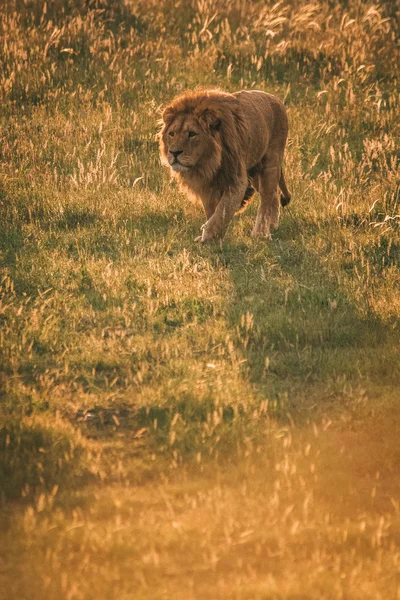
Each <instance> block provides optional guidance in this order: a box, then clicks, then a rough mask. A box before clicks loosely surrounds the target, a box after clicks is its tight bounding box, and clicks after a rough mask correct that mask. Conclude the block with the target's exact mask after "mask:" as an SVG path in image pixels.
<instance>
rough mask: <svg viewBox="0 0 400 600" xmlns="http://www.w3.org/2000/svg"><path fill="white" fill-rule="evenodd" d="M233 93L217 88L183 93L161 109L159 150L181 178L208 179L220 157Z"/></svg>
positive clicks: (218, 163)
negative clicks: (162, 110) (196, 177)
mask: <svg viewBox="0 0 400 600" xmlns="http://www.w3.org/2000/svg"><path fill="white" fill-rule="evenodd" d="M232 98H233V97H232V95H231V94H226V93H225V92H221V91H219V90H210V91H207V92H204V91H202V92H186V93H184V94H182V95H181V96H178V97H177V98H175V99H174V100H173V101H172V103H171V104H170V105H169V106H167V108H166V109H165V110H164V112H163V116H162V120H163V127H162V130H161V140H160V151H161V157H162V159H163V162H164V163H167V164H168V165H169V166H170V167H171V169H172V170H173V171H174V172H175V173H179V174H180V175H181V176H183V177H184V178H187V177H189V178H190V177H191V176H200V175H201V177H202V179H211V178H212V177H213V175H214V174H215V173H216V171H217V170H218V169H219V168H220V166H221V163H222V158H223V156H222V155H223V148H224V143H223V142H224V139H223V137H224V132H226V131H227V130H229V127H232V123H229V120H230V119H232V110H231V108H230V110H227V106H226V105H227V103H228V102H229V104H230V105H232Z"/></svg>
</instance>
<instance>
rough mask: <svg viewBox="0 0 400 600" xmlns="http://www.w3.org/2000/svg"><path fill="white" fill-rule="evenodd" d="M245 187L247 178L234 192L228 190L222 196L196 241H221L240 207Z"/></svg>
mask: <svg viewBox="0 0 400 600" xmlns="http://www.w3.org/2000/svg"><path fill="white" fill-rule="evenodd" d="M246 187H247V178H246V179H243V180H241V181H240V183H239V184H238V185H237V186H236V188H235V189H234V190H232V189H230V190H228V191H227V192H224V193H223V194H222V198H221V200H220V202H219V204H218V205H217V207H216V209H215V212H214V214H213V215H212V216H211V217H210V218H209V219H208V221H207V223H205V224H204V225H203V227H202V229H203V232H202V234H201V236H199V237H198V238H196V239H197V240H198V241H201V242H202V243H205V242H209V241H211V240H221V239H222V238H223V237H224V235H225V233H226V230H227V229H228V226H229V223H230V222H231V221H232V219H233V216H234V214H235V212H236V211H237V210H238V208H239V207H240V205H241V202H242V199H243V197H244V193H245V191H246Z"/></svg>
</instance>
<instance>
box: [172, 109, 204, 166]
mask: <svg viewBox="0 0 400 600" xmlns="http://www.w3.org/2000/svg"><path fill="white" fill-rule="evenodd" d="M209 138H210V134H209V133H208V132H207V131H206V130H205V128H204V127H203V126H202V125H201V123H200V121H199V120H198V119H197V118H196V117H195V116H194V115H191V114H178V115H176V116H175V117H173V118H172V120H171V119H168V118H167V121H166V124H165V127H164V130H163V134H162V140H163V146H164V148H163V150H164V154H165V157H166V159H167V161H168V164H169V165H170V167H171V168H172V169H173V170H174V171H175V172H177V173H184V172H186V171H190V169H192V168H193V167H194V166H196V165H197V164H198V162H199V161H200V160H201V159H202V157H203V156H204V154H205V152H206V150H207V148H209V146H210V140H209Z"/></svg>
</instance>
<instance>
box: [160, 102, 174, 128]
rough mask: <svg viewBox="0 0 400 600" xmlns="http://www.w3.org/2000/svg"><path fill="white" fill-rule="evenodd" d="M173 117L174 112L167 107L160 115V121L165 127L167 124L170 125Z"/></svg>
mask: <svg viewBox="0 0 400 600" xmlns="http://www.w3.org/2000/svg"><path fill="white" fill-rule="evenodd" d="M174 116H175V112H174V110H173V109H172V108H171V107H170V106H167V108H166V109H165V110H164V112H163V114H162V120H163V121H164V123H165V124H166V125H167V124H168V123H170V122H171V121H172V119H173V118H174Z"/></svg>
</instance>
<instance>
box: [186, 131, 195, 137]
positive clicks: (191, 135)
mask: <svg viewBox="0 0 400 600" xmlns="http://www.w3.org/2000/svg"><path fill="white" fill-rule="evenodd" d="M195 135H197V133H195V132H194V131H189V133H188V136H189V137H194V136H195Z"/></svg>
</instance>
